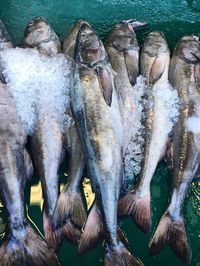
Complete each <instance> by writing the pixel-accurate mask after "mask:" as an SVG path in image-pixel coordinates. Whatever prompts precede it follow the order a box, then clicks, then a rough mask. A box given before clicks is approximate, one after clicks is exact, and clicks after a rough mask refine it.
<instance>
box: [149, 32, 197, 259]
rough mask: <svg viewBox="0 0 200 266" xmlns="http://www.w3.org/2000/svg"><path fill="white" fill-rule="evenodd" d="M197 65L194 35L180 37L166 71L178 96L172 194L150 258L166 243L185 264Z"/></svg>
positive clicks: (171, 147)
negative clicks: (186, 198)
mask: <svg viewBox="0 0 200 266" xmlns="http://www.w3.org/2000/svg"><path fill="white" fill-rule="evenodd" d="M199 63H200V44H199V41H198V40H197V38H196V37H194V36H185V37H183V38H182V39H181V40H180V41H179V42H178V44H177V46H176V48H175V50H174V52H173V55H172V59H171V62H170V68H169V80H170V82H171V84H172V85H173V86H174V87H175V88H176V89H177V91H178V94H179V97H180V110H179V111H180V114H179V120H178V122H177V124H176V125H175V128H174V133H173V136H172V140H171V145H169V149H168V162H169V166H170V169H171V175H172V191H171V197H170V201H169V205H168V207H167V209H166V211H165V213H164V215H163V216H162V218H161V220H160V222H159V224H158V227H157V229H156V231H155V234H154V236H153V238H152V240H151V242H150V254H151V255H155V254H156V253H158V252H159V251H160V250H162V249H163V248H164V246H165V245H167V244H168V245H170V247H171V249H172V250H173V251H174V253H175V254H176V255H177V256H179V257H180V258H181V259H182V260H183V261H185V262H186V261H188V260H189V258H190V250H189V245H188V240H187V236H186V231H185V226H184V218H183V203H184V200H185V197H186V194H187V191H188V187H189V185H190V183H191V181H192V180H193V178H194V177H195V175H196V173H197V170H198V166H199V161H200V130H199V122H200V95H199V92H198V88H199V81H200V75H199V73H200V71H199V69H200V68H199Z"/></svg>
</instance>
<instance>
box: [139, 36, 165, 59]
mask: <svg viewBox="0 0 200 266" xmlns="http://www.w3.org/2000/svg"><path fill="white" fill-rule="evenodd" d="M142 51H143V52H144V53H147V54H148V55H149V56H150V57H156V56H157V55H159V54H164V53H168V54H169V48H168V45H167V42H166V39H165V36H164V34H163V33H162V32H160V31H153V32H151V33H150V34H149V35H148V36H147V38H146V40H145V42H144V44H143V48H142Z"/></svg>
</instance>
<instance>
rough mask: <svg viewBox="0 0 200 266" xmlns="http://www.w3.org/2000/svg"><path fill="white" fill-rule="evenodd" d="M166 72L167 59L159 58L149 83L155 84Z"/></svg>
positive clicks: (152, 68)
mask: <svg viewBox="0 0 200 266" xmlns="http://www.w3.org/2000/svg"><path fill="white" fill-rule="evenodd" d="M164 71H165V57H164V56H162V55H161V56H157V57H156V59H155V61H154V62H153V65H152V67H151V71H150V75H149V82H150V84H151V85H153V84H155V83H156V82H157V81H158V80H159V79H160V78H161V77H162V74H163V72H164Z"/></svg>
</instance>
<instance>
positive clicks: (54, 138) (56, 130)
mask: <svg viewBox="0 0 200 266" xmlns="http://www.w3.org/2000/svg"><path fill="white" fill-rule="evenodd" d="M23 44H24V47H27V48H33V49H37V50H38V51H39V52H40V53H41V54H44V55H45V56H52V57H53V56H55V55H56V54H58V53H59V52H61V45H60V42H59V39H58V37H57V35H56V34H55V32H54V31H53V29H52V28H51V26H50V25H49V23H48V22H47V21H46V19H44V18H42V17H36V18H34V19H33V20H31V21H30V23H29V24H28V26H27V27H26V30H25V34H24V41H23ZM37 112H38V119H37V125H36V128H35V131H34V133H33V135H32V136H31V137H30V143H31V150H32V157H33V160H34V163H35V167H36V172H37V174H38V176H39V178H40V180H41V183H42V191H43V196H44V206H43V228H44V233H45V238H46V240H47V242H48V244H49V246H50V247H52V248H53V249H54V250H56V249H57V248H58V245H59V243H60V236H59V234H58V232H56V231H54V230H53V227H52V216H53V213H54V209H55V206H56V202H57V198H58V169H59V165H60V163H61V159H62V152H63V125H62V123H61V121H60V116H59V115H58V114H57V113H56V112H55V110H54V108H51V106H49V108H48V111H46V112H45V113H44V112H42V113H41V111H40V109H38V110H37Z"/></svg>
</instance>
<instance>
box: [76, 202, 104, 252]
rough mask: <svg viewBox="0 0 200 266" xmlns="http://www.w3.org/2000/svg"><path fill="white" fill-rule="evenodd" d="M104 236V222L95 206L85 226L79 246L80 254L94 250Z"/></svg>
mask: <svg viewBox="0 0 200 266" xmlns="http://www.w3.org/2000/svg"><path fill="white" fill-rule="evenodd" d="M102 234H103V222H102V217H101V214H100V211H99V209H98V207H96V205H95V204H94V205H93V207H92V209H91V211H90V213H89V216H88V219H87V221H86V223H85V225H84V228H83V233H82V235H81V239H80V242H79V246H78V254H79V255H82V254H84V253H85V252H87V251H88V250H90V249H92V248H94V247H95V246H96V245H97V243H98V241H99V239H100V237H101V236H102Z"/></svg>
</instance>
